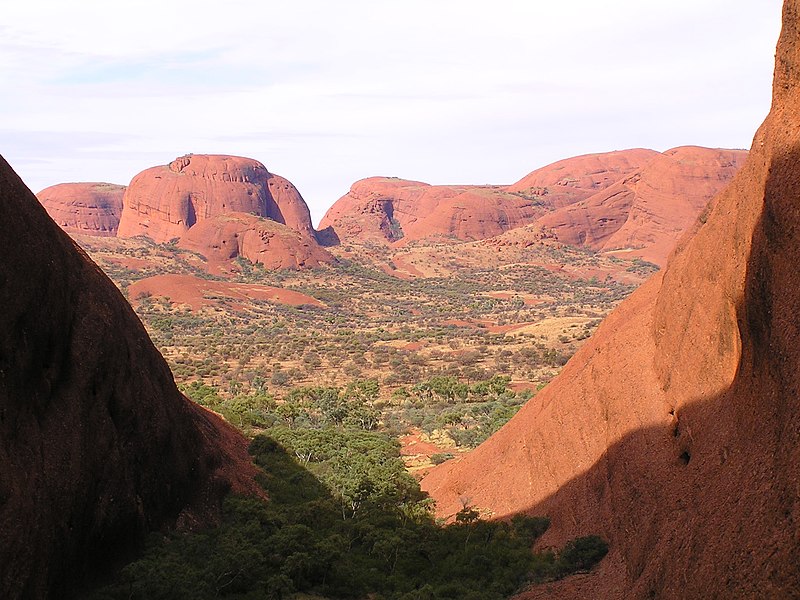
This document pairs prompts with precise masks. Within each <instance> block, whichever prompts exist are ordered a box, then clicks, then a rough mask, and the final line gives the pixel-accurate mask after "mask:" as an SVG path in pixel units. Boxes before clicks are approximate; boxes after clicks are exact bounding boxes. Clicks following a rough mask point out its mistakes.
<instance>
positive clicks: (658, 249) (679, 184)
mask: <svg viewBox="0 0 800 600" xmlns="http://www.w3.org/2000/svg"><path fill="white" fill-rule="evenodd" d="M746 157H747V152H745V151H744V150H719V149H711V148H699V147H696V146H685V147H681V148H674V149H672V150H668V151H666V152H664V153H663V154H656V155H655V156H654V157H653V158H652V159H651V160H650V161H649V162H648V163H647V164H646V166H644V167H642V168H640V169H637V170H636V171H634V172H633V173H631V174H629V175H627V176H625V177H624V178H623V179H621V180H619V181H617V182H616V183H614V184H613V185H611V186H608V187H607V188H605V189H603V190H601V191H599V192H597V193H594V194H592V195H591V196H590V197H588V198H586V199H584V200H581V201H579V202H575V203H573V204H570V205H568V206H565V207H563V208H561V209H559V210H556V211H554V212H552V213H550V214H547V215H545V216H544V217H542V218H541V219H539V220H538V221H537V225H540V226H541V227H543V228H545V229H547V230H548V231H550V232H552V233H553V234H554V235H555V237H556V239H558V241H560V242H563V243H565V244H571V245H574V246H585V247H588V248H591V249H592V250H597V251H604V252H617V253H619V254H620V255H621V256H626V257H631V256H635V257H638V258H642V259H644V260H647V261H649V262H653V263H655V264H658V265H661V266H663V265H664V264H665V263H666V260H667V257H668V256H669V253H670V252H671V251H672V249H673V248H674V247H675V244H676V243H677V241H678V239H679V238H680V237H681V235H683V233H684V232H685V231H686V230H687V229H689V228H690V227H691V225H692V224H693V223H694V221H695V220H696V219H697V218H698V216H699V215H700V214H701V213H702V212H703V210H704V209H705V208H706V206H707V205H708V202H709V200H711V198H713V197H714V195H715V194H717V193H718V192H719V191H720V190H722V189H723V188H724V187H725V186H726V185H727V184H728V183H730V181H731V179H732V178H733V176H734V175H735V174H736V172H737V171H738V170H739V168H740V167H741V166H742V164H743V163H744V160H745V158H746Z"/></svg>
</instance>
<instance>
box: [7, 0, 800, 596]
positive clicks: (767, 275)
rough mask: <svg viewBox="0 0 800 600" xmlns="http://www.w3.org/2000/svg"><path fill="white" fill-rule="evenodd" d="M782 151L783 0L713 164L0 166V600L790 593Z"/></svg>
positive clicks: (796, 478)
mask: <svg viewBox="0 0 800 600" xmlns="http://www.w3.org/2000/svg"><path fill="white" fill-rule="evenodd" d="M798 148H800V0H786V2H785V4H784V8H783V29H782V33H781V37H780V40H779V42H778V49H777V54H776V59H775V75H774V83H773V95H772V108H771V111H770V114H769V116H768V117H767V119H766V120H765V121H764V123H763V124H762V126H761V127H760V129H759V130H758V132H757V133H756V135H755V138H754V140H753V144H752V147H751V149H750V150H749V151H748V150H743V149H720V148H706V147H700V146H692V145H687V146H679V147H675V148H672V149H669V150H666V151H663V152H661V151H656V150H651V149H646V148H633V149H624V150H614V149H609V151H607V152H601V153H592V154H583V155H579V156H574V157H564V158H563V159H562V160H559V161H557V162H554V163H551V164H547V165H535V164H532V165H530V169H531V170H530V171H529V172H528V173H525V172H521V173H519V174H518V177H519V179H518V180H517V181H516V182H513V183H505V184H502V185H499V184H497V185H474V184H463V185H461V184H452V185H440V184H428V183H424V182H421V181H413V180H406V179H400V178H396V177H386V176H371V177H367V178H364V179H361V180H359V181H356V182H353V183H352V185H351V187H350V189H349V191H348V192H347V193H346V194H345V195H343V196H342V197H341V198H339V199H338V200H337V201H336V202H334V203H333V204H332V205H331V206H330V208H329V209H328V210H327V212H326V213H325V215H324V216H323V217H322V219H321V220H320V222H319V224H318V225H317V226H316V227H315V226H314V224H313V222H312V216H311V212H310V210H309V207H308V205H307V203H306V201H305V200H304V198H303V196H302V195H301V193H300V191H299V190H298V188H297V187H295V185H294V184H293V183H292V182H291V181H289V179H287V178H285V177H282V176H280V175H277V174H275V173H273V172H272V170H271V169H272V168H274V169H275V170H276V171H280V170H281V168H280V164H279V163H278V162H276V163H275V164H274V165H273V164H271V163H270V164H264V163H262V162H260V158H259V157H252V158H251V157H243V156H235V155H223V154H200V153H197V154H194V153H187V154H184V155H182V156H178V157H175V158H174V160H172V161H171V162H169V163H168V164H163V165H154V166H151V167H149V168H146V169H145V170H143V171H141V172H140V173H138V174H137V175H135V176H134V177H133V178H132V179H131V180H130V181H129V182H116V183H106V182H99V181H95V182H80V183H74V182H65V183H59V184H56V185H52V186H48V187H46V188H45V189H42V190H40V191H38V193H36V194H35V195H34V193H33V192H32V191H31V190H29V189H28V187H27V186H26V184H25V183H24V182H23V180H22V179H21V178H20V177H19V176H18V175H17V174H16V173H15V171H14V169H13V165H9V164H8V163H6V162H5V160H2V161H0V162H1V164H0V206H2V209H3V219H2V224H1V225H0V226H1V227H2V228H3V232H2V235H1V236H0V255H1V256H2V257H3V259H2V262H0V265H1V266H0V297H2V303H3V304H2V305H3V306H4V308H5V311H4V316H3V318H2V319H0V441H2V444H0V542H2V543H0V597H2V598H9V599H28V598H30V599H39V598H75V597H79V598H92V599H97V600H100V599H103V600H111V599H117V598H120V599H121V598H141V599H145V598H148V599H149V598H164V599H171V598H187V599H188V598H192V599H198V598H222V597H225V598H242V599H244V598H251V599H255V598H293V599H297V600H318V599H325V598H372V599H380V598H386V599H402V600H412V599H418V600H423V599H425V600H428V599H430V600H433V599H445V598H452V599H456V598H458V599H462V598H466V599H470V598H471V599H475V600H479V599H489V598H490V599H499V598H509V597H515V598H520V599H521V600H524V599H539V598H560V599H577V598H609V599H620V600H622V599H628V598H635V599H638V598H641V599H648V598H793V597H800V566H798V565H800V526H798V522H799V521H800V470H798V468H797V464H798V461H799V460H800V405H798V385H799V384H800V382H799V381H798V373H800V369H798V366H799V365H798V350H797V348H798V344H800V330H799V328H798V324H797V318H796V315H797V314H798V311H799V310H800V294H798V292H797V281H796V280H797V278H798V276H797V268H796V264H795V261H796V260H797V257H799V256H800V229H799V227H800V205H798V190H800V181H798V178H799V177H798V173H800V156H798ZM187 150H191V149H187ZM232 150H234V149H232ZM365 175H368V174H365Z"/></svg>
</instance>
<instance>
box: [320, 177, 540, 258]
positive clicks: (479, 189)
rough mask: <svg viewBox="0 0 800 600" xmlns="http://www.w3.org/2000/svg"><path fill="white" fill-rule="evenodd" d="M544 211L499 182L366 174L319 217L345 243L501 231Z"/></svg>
mask: <svg viewBox="0 0 800 600" xmlns="http://www.w3.org/2000/svg"><path fill="white" fill-rule="evenodd" d="M543 213H544V209H542V207H541V206H540V205H539V204H538V203H537V202H536V200H535V199H532V198H527V197H524V196H522V195H518V194H511V193H508V192H506V191H505V189H504V188H503V187H501V186H467V185H465V186H457V185H447V186H445V185H437V186H433V185H428V184H427V183H420V182H418V181H407V180H405V179H395V178H391V177H372V178H369V179H362V180H361V181H357V182H356V183H354V184H353V185H352V187H351V188H350V191H349V192H348V193H347V194H346V195H345V196H343V197H342V198H340V199H339V200H337V201H336V203H335V204H334V205H333V206H332V207H331V208H330V209H329V210H328V212H327V213H326V214H325V216H324V217H323V218H322V220H321V221H320V225H319V226H320V231H321V232H322V234H323V235H328V236H332V237H333V238H334V239H335V240H336V241H338V242H342V243H348V242H356V243H361V244H365V243H366V244H378V245H387V244H392V243H394V244H395V245H405V244H408V243H409V242H414V241H419V240H426V241H429V242H452V241H471V240H479V239H484V238H487V237H492V236H495V235H499V234H501V233H503V232H504V231H507V230H508V229H513V228H514V227H519V226H520V225H524V224H525V223H530V222H531V221H533V220H535V219H536V218H537V217H538V216H540V215H542V214H543Z"/></svg>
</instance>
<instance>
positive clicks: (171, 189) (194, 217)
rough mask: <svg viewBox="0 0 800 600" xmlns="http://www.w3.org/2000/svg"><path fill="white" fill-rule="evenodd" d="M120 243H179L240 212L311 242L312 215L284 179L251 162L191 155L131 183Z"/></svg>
mask: <svg viewBox="0 0 800 600" xmlns="http://www.w3.org/2000/svg"><path fill="white" fill-rule="evenodd" d="M123 202H124V207H123V211H122V218H121V220H120V224H119V236H120V237H133V236H136V235H146V236H148V237H150V238H151V239H153V240H154V241H156V242H168V241H170V240H172V239H174V238H180V237H182V236H183V235H185V234H186V232H187V231H189V229H190V228H192V227H193V226H195V225H196V224H198V223H202V222H203V221H204V220H206V219H209V218H211V217H214V216H216V215H220V214H225V213H230V212H245V213H251V214H254V215H258V216H260V217H265V218H268V219H272V220H273V221H276V222H277V223H281V224H283V225H286V226H288V227H291V228H292V229H294V230H296V231H298V232H300V233H301V234H303V235H305V236H307V237H309V238H313V237H314V228H313V226H312V224H311V215H310V213H309V211H308V206H306V203H305V201H304V200H303V198H302V196H300V193H299V192H298V191H297V189H296V188H295V187H294V186H293V185H292V184H291V183H290V182H289V181H288V180H286V179H284V178H283V177H280V176H278V175H274V174H272V173H270V172H269V171H267V169H266V167H265V166H264V165H262V164H261V163H260V162H258V161H255V160H252V159H250V158H242V157H238V156H224V155H204V154H196V155H193V154H190V155H187V156H182V157H180V158H176V159H175V160H174V161H172V162H171V163H170V164H169V165H166V166H160V167H153V168H150V169H147V170H145V171H142V172H141V173H139V174H138V175H136V177H134V178H133V180H132V181H131V183H130V185H129V186H128V189H127V191H126V192H125V197H124V200H123Z"/></svg>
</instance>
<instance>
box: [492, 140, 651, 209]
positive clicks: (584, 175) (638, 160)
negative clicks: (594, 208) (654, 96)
mask: <svg viewBox="0 0 800 600" xmlns="http://www.w3.org/2000/svg"><path fill="white" fill-rule="evenodd" d="M658 154H659V153H658V152H656V151H655V150H647V149H645V148H632V149H630V150H615V151H613V152H601V153H598V154H584V155H583V156H574V157H572V158H566V159H564V160H559V161H557V162H554V163H552V164H549V165H547V166H544V167H541V168H539V169H536V170H535V171H532V172H531V173H528V174H527V175H526V176H525V177H523V178H522V179H520V180H519V181H518V182H516V183H514V184H512V185H510V186H508V191H509V192H513V193H518V194H524V195H526V196H532V197H537V198H540V199H541V200H542V201H546V202H547V206H548V207H550V208H561V207H562V206H568V205H570V204H573V203H575V202H578V201H580V200H583V199H585V198H588V197H589V196H591V195H592V194H596V193H597V192H599V191H600V190H604V189H605V188H607V187H609V186H610V185H613V184H614V183H616V182H617V181H620V180H621V179H623V178H624V177H625V176H627V175H630V174H632V173H634V172H635V171H637V170H639V169H640V168H641V167H643V166H644V165H646V164H647V163H648V162H650V161H651V160H653V159H654V158H655V157H656V156H658Z"/></svg>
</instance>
